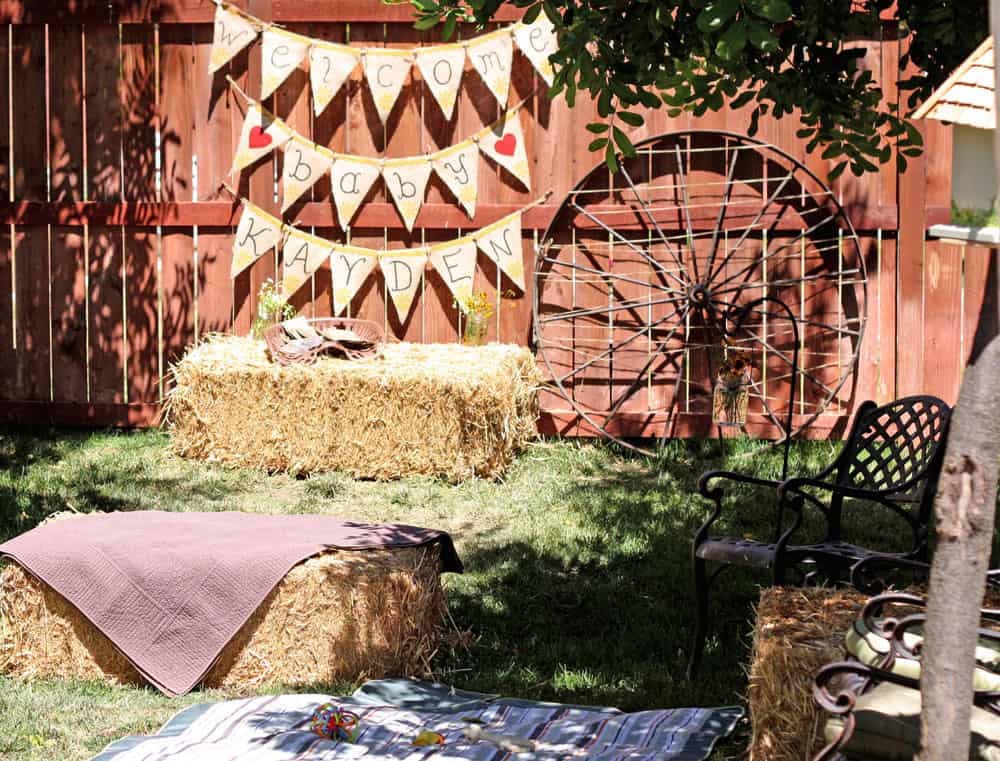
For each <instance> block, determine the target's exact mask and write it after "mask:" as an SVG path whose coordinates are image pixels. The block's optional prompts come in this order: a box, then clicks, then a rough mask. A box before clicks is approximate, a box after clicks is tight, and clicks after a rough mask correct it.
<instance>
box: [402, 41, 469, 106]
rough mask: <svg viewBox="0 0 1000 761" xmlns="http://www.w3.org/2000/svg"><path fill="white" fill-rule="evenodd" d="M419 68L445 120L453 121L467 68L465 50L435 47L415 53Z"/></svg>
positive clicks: (458, 47)
mask: <svg viewBox="0 0 1000 761" xmlns="http://www.w3.org/2000/svg"><path fill="white" fill-rule="evenodd" d="M413 54H414V56H415V57H416V59H417V68H418V69H420V74H421V76H422V77H423V78H424V82H426V83H427V87H428V88H429V89H430V91H431V94H432V95H433V96H434V100H436V101H437V104H438V105H439V106H440V107H441V113H443V114H444V118H445V119H447V120H448V121H451V117H452V114H454V113H455V101H457V100H458V88H459V85H461V84H462V70H463V69H464V68H465V48H464V47H462V46H461V45H434V46H431V47H429V48H416V49H414V51H413Z"/></svg>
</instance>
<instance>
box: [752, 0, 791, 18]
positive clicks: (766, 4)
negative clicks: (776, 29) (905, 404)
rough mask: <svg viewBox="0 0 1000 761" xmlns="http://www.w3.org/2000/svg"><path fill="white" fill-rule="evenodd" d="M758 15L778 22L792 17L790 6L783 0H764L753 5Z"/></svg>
mask: <svg viewBox="0 0 1000 761" xmlns="http://www.w3.org/2000/svg"><path fill="white" fill-rule="evenodd" d="M754 10H755V11H756V12H757V15H758V16H761V17H763V18H766V19H767V20H768V21H773V22H774V23H776V24H777V23H779V22H781V21H788V19H790V18H791V17H792V6H790V5H789V4H788V3H787V2H785V0H764V1H763V2H762V3H759V4H757V5H756V6H755V7H754Z"/></svg>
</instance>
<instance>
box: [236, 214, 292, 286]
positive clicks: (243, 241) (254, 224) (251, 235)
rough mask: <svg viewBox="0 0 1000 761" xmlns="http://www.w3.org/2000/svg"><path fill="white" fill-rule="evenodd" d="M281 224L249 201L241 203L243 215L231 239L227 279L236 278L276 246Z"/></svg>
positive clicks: (279, 236)
mask: <svg viewBox="0 0 1000 761" xmlns="http://www.w3.org/2000/svg"><path fill="white" fill-rule="evenodd" d="M280 240H281V222H280V221H279V220H277V219H275V218H274V217H272V216H271V215H270V214H268V213H266V212H264V211H261V210H260V209H258V208H257V207H256V206H254V205H253V204H252V203H250V202H249V201H244V202H243V214H242V215H241V216H240V223H239V225H237V227H236V235H235V237H234V238H233V263H232V264H231V265H230V267H229V277H236V276H237V275H238V274H240V273H241V272H242V271H243V270H245V269H246V268H247V267H249V266H250V265H251V264H253V263H254V262H255V261H257V260H258V259H259V258H260V257H262V256H263V255H264V254H266V253H267V252H268V251H270V250H271V249H272V248H274V247H275V246H277V245H278V242H279V241H280Z"/></svg>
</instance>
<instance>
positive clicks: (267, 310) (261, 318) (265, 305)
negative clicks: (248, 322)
mask: <svg viewBox="0 0 1000 761" xmlns="http://www.w3.org/2000/svg"><path fill="white" fill-rule="evenodd" d="M294 315H295V307H293V306H292V305H291V304H289V303H288V301H287V300H286V299H285V297H284V296H282V295H281V292H280V291H279V290H278V286H277V285H275V283H274V281H273V280H271V278H268V279H267V280H265V281H264V282H263V283H261V285H260V291H258V293H257V316H256V317H255V318H254V321H253V325H252V335H253V337H254V338H258V339H259V338H263V337H264V331H265V330H267V329H268V328H269V327H271V326H272V325H277V324H278V323H279V322H284V321H285V320H288V319H291V318H292V317H293V316H294Z"/></svg>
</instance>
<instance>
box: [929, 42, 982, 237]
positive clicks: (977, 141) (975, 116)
mask: <svg viewBox="0 0 1000 761" xmlns="http://www.w3.org/2000/svg"><path fill="white" fill-rule="evenodd" d="M994 82H995V75H994V71H993V38H992V37H990V38H988V39H987V40H986V41H985V42H983V44H982V45H980V46H979V47H978V48H977V49H976V50H975V52H973V54H972V55H970V56H969V57H968V58H967V59H966V60H965V61H964V62H963V63H962V65H961V66H959V67H958V69H956V70H955V72H954V73H953V74H952V75H951V76H950V77H948V79H947V80H945V82H944V84H942V85H941V87H939V88H938V89H937V90H936V91H935V92H934V93H933V94H932V95H931V96H930V98H928V99H927V100H926V101H925V102H924V103H923V105H921V106H920V108H918V109H917V110H916V112H915V113H914V114H913V118H914V119H937V120H938V121H942V122H949V123H951V124H953V125H954V132H953V133H952V206H953V214H952V217H953V218H952V224H950V225H934V226H933V227H931V229H930V233H931V235H934V236H936V237H939V238H951V239H957V240H966V241H973V242H976V243H985V244H987V245H994V246H996V245H1000V229H998V227H997V174H996V172H997V170H996V158H995V155H994V142H995V139H996V136H995V133H996V124H997V122H996V107H995V104H996V94H995V92H994Z"/></svg>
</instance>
